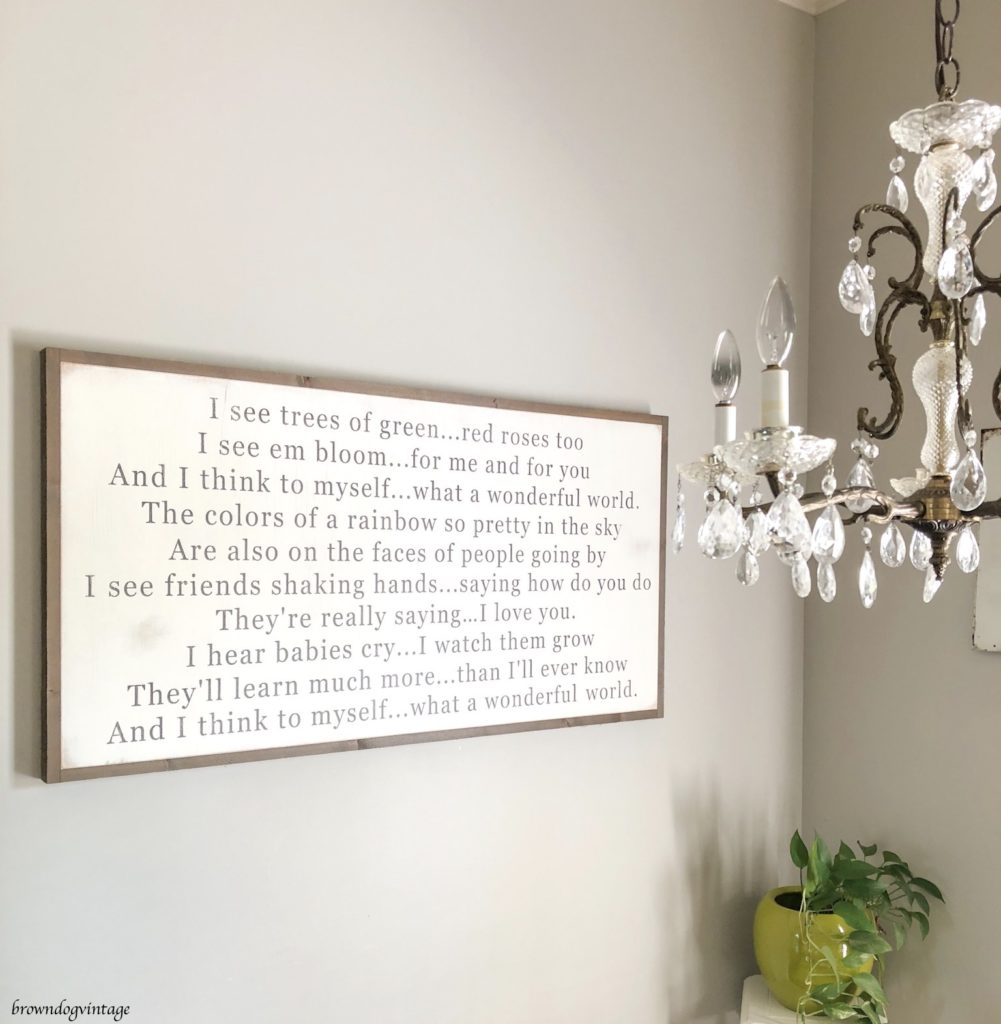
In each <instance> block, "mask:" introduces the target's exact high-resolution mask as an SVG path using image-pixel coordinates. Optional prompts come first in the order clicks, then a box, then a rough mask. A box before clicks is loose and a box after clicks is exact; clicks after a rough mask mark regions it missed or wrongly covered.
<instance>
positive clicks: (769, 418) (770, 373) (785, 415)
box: [761, 366, 789, 427]
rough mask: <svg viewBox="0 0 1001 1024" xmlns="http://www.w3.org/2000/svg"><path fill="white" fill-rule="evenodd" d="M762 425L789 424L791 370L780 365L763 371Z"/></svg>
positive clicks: (782, 425) (776, 425) (784, 425)
mask: <svg viewBox="0 0 1001 1024" xmlns="http://www.w3.org/2000/svg"><path fill="white" fill-rule="evenodd" d="M761 425H762V426H763V427H788V426H789V371H788V370H783V369H782V368H781V367H778V366H769V367H766V368H765V369H764V370H762V371H761Z"/></svg>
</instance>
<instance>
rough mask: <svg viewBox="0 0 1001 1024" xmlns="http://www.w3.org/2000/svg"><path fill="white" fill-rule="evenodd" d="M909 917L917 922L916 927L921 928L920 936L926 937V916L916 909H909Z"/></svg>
mask: <svg viewBox="0 0 1001 1024" xmlns="http://www.w3.org/2000/svg"><path fill="white" fill-rule="evenodd" d="M911 918H912V919H913V920H915V921H917V923H918V927H919V928H920V929H921V938H922V939H927V938H928V918H927V917H926V916H925V915H924V914H922V913H920V912H919V911H917V910H914V911H911Z"/></svg>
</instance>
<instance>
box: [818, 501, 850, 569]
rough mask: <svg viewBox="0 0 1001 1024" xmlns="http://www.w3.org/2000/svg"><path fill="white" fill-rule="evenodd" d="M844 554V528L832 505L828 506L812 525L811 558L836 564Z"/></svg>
mask: <svg viewBox="0 0 1001 1024" xmlns="http://www.w3.org/2000/svg"><path fill="white" fill-rule="evenodd" d="M844 553H845V526H844V523H842V521H841V516H840V515H838V510H837V509H836V508H835V507H834V506H833V505H828V506H827V508H825V509H824V511H823V512H821V513H820V515H819V516H817V521H816V522H815V523H814V524H813V557H814V558H816V559H817V561H818V562H836V561H837V560H838V559H839V558H840V557H841V556H842V555H843V554H844Z"/></svg>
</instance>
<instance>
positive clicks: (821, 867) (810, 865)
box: [807, 836, 831, 884]
mask: <svg viewBox="0 0 1001 1024" xmlns="http://www.w3.org/2000/svg"><path fill="white" fill-rule="evenodd" d="M807 870H808V872H809V874H810V875H811V876H812V877H813V879H814V881H815V882H816V883H818V884H819V883H822V882H825V881H827V879H828V878H829V877H830V874H831V851H830V850H828V849H827V845H826V844H825V842H824V840H823V839H821V838H820V836H815V837H814V840H813V844H812V845H811V847H810V852H809V856H808V859H807Z"/></svg>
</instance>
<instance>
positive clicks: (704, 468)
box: [673, 0, 1001, 608]
mask: <svg viewBox="0 0 1001 1024" xmlns="http://www.w3.org/2000/svg"><path fill="white" fill-rule="evenodd" d="M959 7H960V3H959V0H953V13H952V17H951V18H945V17H944V16H943V12H942V0H936V3H935V42H936V56H937V64H936V68H935V85H936V90H937V93H938V102H937V103H933V104H932V105H931V106H929V107H925V108H923V109H916V110H911V111H908V112H907V113H906V114H904V115H903V116H902V117H900V118H899V119H898V120H896V121H894V122H893V124H891V125H890V138H891V139H892V141H893V143H894V144H895V146H896V152H895V153H894V154H893V157H892V159H891V160H890V165H889V169H890V174H891V178H890V184H889V188H888V189H887V194H886V202H885V203H869V204H867V205H866V206H863V207H862V208H861V209H860V210H859V211H858V213H857V214H856V215H855V221H854V230H853V234H852V237H851V239H850V241H849V243H848V249H849V253H850V259H849V262H848V265H847V266H846V267H845V270H844V273H843V274H842V275H841V280H840V282H839V284H838V296H839V298H840V300H841V304H842V306H843V307H844V308H845V309H846V310H847V311H848V312H849V313H851V314H852V315H854V316H857V317H858V322H859V328H860V329H861V331H862V333H863V335H865V336H866V337H872V339H873V342H874V344H875V348H876V358H875V359H874V360H872V362H871V363H870V364H869V368H870V370H872V371H876V372H878V375H879V379H880V380H885V381H886V383H887V385H888V387H889V391H890V409H889V412H888V413H887V414H886V416H885V417H884V418H882V419H880V418H878V416H876V415H870V413H869V410H868V409H866V408H862V409H859V410H858V419H857V426H858V437H857V438H856V439H855V440H854V441H853V442H852V446H851V447H852V451H853V453H854V457H855V461H854V464H853V465H852V468H851V471H850V472H849V474H848V478H847V480H846V482H845V486H843V487H838V481H837V479H836V477H835V473H834V465H833V461H832V460H833V455H834V450H835V447H836V442H835V441H834V440H833V439H831V438H820V437H812V436H810V435H809V434H807V433H805V432H804V431H803V430H802V429H801V428H800V427H797V426H790V425H789V397H788V396H789V385H788V371H787V370H785V369H784V368H783V363H784V362H785V359H786V358H787V357H788V354H789V350H790V348H791V345H792V341H793V335H794V333H795V326H796V321H795V314H794V312H793V307H792V302H791V300H790V298H789V293H788V290H787V288H786V286H785V284H784V283H783V282H782V281H781V280H780V279H778V278H776V280H775V281H774V282H773V283H772V286H771V289H770V290H769V292H768V295H767V297H766V299H765V302H764V305H763V307H762V310H761V315H760V317H759V320H758V325H757V335H756V336H757V345H758V353H759V355H760V356H761V359H762V362H763V363H764V364H765V369H764V371H763V373H762V387H761V394H762V401H761V421H762V425H761V426H760V427H759V428H758V429H756V430H754V431H751V432H749V433H746V434H744V436H743V437H742V438H739V439H738V438H737V437H736V417H735V409H734V405H733V402H734V398H735V397H736V394H737V389H738V386H739V383H740V370H741V366H740V353H739V352H738V349H737V344H736V341H735V340H734V337H733V335H732V334H731V333H730V332H729V331H724V332H723V333H722V334H721V335H720V336H719V339H718V340H717V342H716V350H715V353H714V357H713V363H712V373H711V382H712V388H713V392H714V394H715V397H716V403H717V404H716V437H715V447H714V448H713V450H712V451H711V452H710V453H709V454H707V455H704V456H702V458H701V459H699V460H698V461H696V462H691V463H687V464H684V465H680V466H678V474H679V477H678V503H677V510H676V517H675V523H674V531H673V546H674V549H675V550H676V551H678V550H680V548H681V546H682V544H683V543H684V536H685V496H684V493H683V491H682V488H681V480H682V478H684V479H685V480H688V481H690V482H692V483H696V484H698V485H699V486H700V487H702V488H703V489H704V494H705V503H706V517H705V521H704V522H703V523H702V525H701V527H700V528H699V532H698V543H699V547H700V548H701V550H702V552H703V553H704V554H705V555H706V556H708V557H709V558H714V559H723V558H732V557H735V558H736V571H737V579H738V580H739V581H740V582H741V583H743V584H744V585H745V586H751V585H753V584H754V583H755V582H756V581H757V579H758V574H759V558H760V557H761V556H762V555H763V554H764V553H765V552H766V551H767V550H768V549H769V548H772V549H773V550H774V551H775V553H776V555H777V556H778V558H779V559H780V560H781V561H782V562H784V563H785V564H786V565H788V566H789V567H790V570H791V574H792V584H793V588H794V589H795V591H796V593H797V594H798V595H799V596H800V597H806V596H807V594H809V593H810V590H811V589H812V577H811V571H810V560H811V559H813V561H814V562H815V564H816V579H817V590H818V592H819V593H820V596H821V597H822V598H823V600H825V601H832V600H833V599H834V596H835V593H836V591H837V581H836V577H835V569H834V567H835V563H837V561H838V560H839V559H840V558H841V556H842V554H843V553H844V549H845V526H846V525H852V524H856V523H860V524H862V525H861V537H862V542H863V544H864V548H865V550H864V553H863V555H862V563H861V567H860V568H859V571H858V589H859V595H860V597H861V599H862V603H863V605H864V606H865V607H866V608H871V607H872V605H873V603H874V602H875V600H876V590H877V576H876V564H875V560H874V558H873V554H872V544H873V528H874V527H880V528H881V536H880V538H879V544H878V546H879V557H880V558H881V560H882V562H883V563H884V564H885V565H886V566H889V567H891V568H897V567H899V566H901V565H903V564H904V562H905V561H907V560H909V561H910V562H911V564H912V565H913V566H914V567H915V568H916V569H919V570H920V571H921V572H923V574H924V599H925V601H930V600H931V599H932V598H933V597H934V596H935V593H936V592H937V591H938V588H939V586H940V585H941V583H942V579H943V577H944V575H945V572H946V569H947V568H948V567H949V565H950V564H951V562H952V561H953V560H955V562H956V564H957V565H958V567H959V568H960V570H962V571H963V572H973V571H974V570H975V569H976V568H977V565H978V564H979V560H980V550H979V546H978V544H977V538H976V535H975V534H974V532H973V526H974V525H975V524H976V523H979V522H981V521H982V520H984V519H994V518H997V517H999V516H1001V501H986V500H985V498H986V496H987V480H986V477H985V474H984V468H983V466H982V465H981V462H980V459H979V458H978V456H977V452H976V442H977V433H976V431H974V430H973V429H972V412H971V409H970V402H969V399H968V397H967V394H968V392H969V389H970V384H971V382H972V379H973V367H972V364H971V362H970V359H969V348H970V346H976V345H977V344H979V342H980V339H981V337H982V336H983V332H984V327H985V325H986V321H987V314H986V308H985V303H984V295H985V294H986V293H988V292H990V293H991V294H994V295H997V296H1001V276H992V275H991V274H989V273H987V272H986V271H984V270H983V269H982V268H981V266H980V264H979V263H978V260H977V247H978V244H979V243H980V241H981V239H982V238H983V236H984V233H985V232H986V230H987V229H988V228H989V227H990V225H991V224H992V223H993V222H994V220H995V219H996V218H997V217H998V215H999V214H1001V206H999V207H996V208H995V209H993V210H991V207H992V206H993V205H994V202H995V200H996V198H997V190H998V185H997V178H996V177H995V173H994V150H993V148H992V144H993V138H994V134H995V132H996V131H997V130H998V128H999V126H1001V107H997V106H993V105H991V104H988V103H983V102H981V101H980V100H965V101H964V102H957V100H956V99H955V95H956V91H957V88H958V86H959V64H958V62H957V61H956V58H955V57H954V56H953V55H952V42H953V35H954V31H955V26H956V21H957V20H958V18H959ZM905 154H911V155H914V156H916V157H917V166H916V169H915V173H914V181H913V187H914V193H915V195H916V197H917V199H918V201H919V202H920V204H921V206H922V208H923V210H924V213H925V215H926V218H927V234H926V237H925V238H924V239H922V235H921V233H920V232H919V231H918V229H917V227H915V225H914V224H913V223H912V222H911V221H910V220H909V219H908V217H907V216H906V214H907V209H908V205H909V194H908V189H907V185H906V184H905V181H904V178H903V177H902V174H903V172H904V169H905V165H906V159H907V157H906V156H905ZM971 198H972V199H973V200H974V202H975V205H976V207H977V209H978V210H979V211H980V212H981V213H986V214H987V215H986V216H985V217H984V218H983V220H982V221H981V223H980V224H979V226H978V227H977V228H976V230H974V231H973V232H972V234H970V233H968V232H967V225H966V221H965V219H964V216H965V213H966V209H967V203H968V201H969V200H970V199H971ZM988 210H990V212H989V213H987V211H988ZM888 237H896V238H898V239H901V240H903V242H904V243H906V244H907V246H908V247H909V248H910V250H913V252H912V255H909V256H908V260H907V262H910V260H911V258H913V264H912V265H911V266H909V267H908V266H906V265H905V266H904V267H903V268H901V269H902V270H903V273H902V274H898V276H888V277H887V278H886V285H887V288H888V293H887V294H885V296H883V297H882V298H881V297H880V296H879V295H878V294H877V289H878V287H879V283H878V280H877V274H876V268H875V267H874V266H873V264H872V263H871V262H870V261H871V260H872V259H873V258H874V257H875V255H876V251H877V249H878V248H879V247H880V240H881V239H885V238H888ZM908 307H914V311H915V313H916V315H917V325H918V327H919V329H920V331H921V332H922V334H923V335H925V336H926V337H928V341H929V343H928V348H927V350H926V351H925V352H923V353H922V354H921V355H920V356H919V358H918V359H917V362H916V363H915V366H914V371H913V375H912V381H913V385H914V390H915V392H916V393H917V396H918V398H919V399H920V401H921V404H922V406H923V407H924V412H925V417H926V419H927V430H926V435H925V440H924V444H923V445H922V448H921V453H920V462H921V465H920V466H918V467H917V469H916V470H915V471H914V475H913V476H910V477H905V478H902V479H891V480H890V485H891V487H892V489H893V492H894V493H892V494H891V493H889V492H886V491H883V490H880V489H878V488H877V487H876V483H875V478H874V475H873V464H874V462H875V460H876V457H877V455H878V454H879V449H878V447H877V446H876V443H875V442H876V441H877V440H885V439H887V438H889V437H892V436H893V435H894V434H895V433H896V430H897V428H898V426H899V425H900V421H901V418H902V416H903V405H904V392H903V388H902V387H901V384H900V380H899V378H898V376H897V371H896V361H897V357H896V355H894V353H893V351H892V349H891V335H892V333H893V329H894V325H895V324H896V323H897V319H898V317H899V315H900V313H901V312H903V311H905V310H907V309H908ZM992 399H993V404H994V409H995V411H996V413H997V415H998V416H999V417H1001V372H999V373H998V376H997V378H996V379H995V381H994V386H993V391H992ZM957 435H958V437H959V439H960V440H961V442H962V447H961V446H960V444H959V443H958V442H957ZM825 464H826V471H825V473H824V475H823V479H822V481H821V485H820V487H821V490H820V492H817V493H806V491H805V488H804V486H803V484H802V482H801V478H802V477H803V476H804V475H805V474H806V473H808V472H809V471H810V470H813V469H816V468H818V467H820V466H822V465H825ZM762 481H765V482H767V485H768V488H769V491H770V494H769V495H768V498H769V500H767V501H766V500H765V499H764V497H763V495H762V489H761V487H762ZM745 487H749V488H750V504H749V505H746V506H745V505H743V504H742V493H743V490H744V488H745ZM813 512H816V513H819V514H818V515H817V517H816V519H815V520H814V521H813V523H812V525H811V523H810V522H809V520H808V519H807V513H813ZM902 526H903V527H906V528H907V530H908V532H909V538H908V537H906V536H905V531H904V530H902V529H901V527H902Z"/></svg>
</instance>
